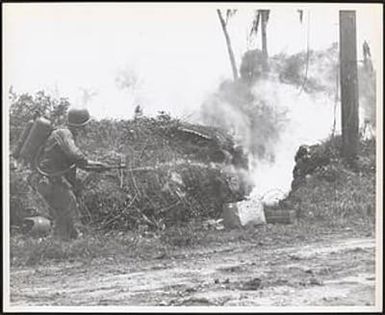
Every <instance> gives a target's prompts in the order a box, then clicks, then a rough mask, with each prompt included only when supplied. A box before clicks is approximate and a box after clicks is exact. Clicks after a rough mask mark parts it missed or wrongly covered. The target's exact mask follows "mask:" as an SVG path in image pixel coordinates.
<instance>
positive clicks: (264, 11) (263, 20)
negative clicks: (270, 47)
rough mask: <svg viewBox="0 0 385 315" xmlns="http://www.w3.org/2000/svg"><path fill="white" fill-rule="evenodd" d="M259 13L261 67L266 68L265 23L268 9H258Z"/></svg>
mask: <svg viewBox="0 0 385 315" xmlns="http://www.w3.org/2000/svg"><path fill="white" fill-rule="evenodd" d="M259 11H260V15H261V22H262V23H261V29H262V34H261V35H262V36H261V37H262V55H263V68H264V70H265V71H267V70H268V57H269V56H268V53H267V33H266V25H267V20H268V16H269V10H259Z"/></svg>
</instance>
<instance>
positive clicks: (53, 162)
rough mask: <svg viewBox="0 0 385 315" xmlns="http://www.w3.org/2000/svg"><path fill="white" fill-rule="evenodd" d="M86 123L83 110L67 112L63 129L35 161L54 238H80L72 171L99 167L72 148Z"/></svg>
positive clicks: (41, 192)
mask: <svg viewBox="0 0 385 315" xmlns="http://www.w3.org/2000/svg"><path fill="white" fill-rule="evenodd" d="M89 121H90V114H89V112H88V111H87V110H86V109H71V110H69V112H68V115H67V122H66V126H63V127H60V128H57V129H55V130H54V131H52V133H51V135H50V136H49V137H48V139H47V141H46V143H45V145H44V147H43V148H42V152H41V154H40V156H39V159H38V165H37V169H38V171H39V172H40V173H41V174H42V175H44V176H45V180H43V181H42V182H41V183H40V184H39V185H38V191H39V192H40V194H41V195H42V196H43V197H44V199H45V200H46V201H47V202H48V204H49V206H50V210H51V211H52V213H51V216H52V217H53V219H54V236H55V237H57V238H59V239H62V240H69V239H75V238H77V237H78V236H80V235H81V234H82V233H81V231H80V230H81V228H82V224H81V222H80V216H79V211H78V205H77V201H76V197H75V194H74V188H75V185H76V168H77V167H79V168H81V169H86V168H87V167H95V166H96V167H97V166H101V167H103V166H104V164H103V163H100V162H95V161H90V160H88V159H87V157H86V155H85V154H84V153H83V152H82V151H81V150H80V149H79V148H78V147H77V145H76V144H75V141H76V138H77V136H78V135H79V133H80V132H81V131H84V130H85V126H86V125H87V124H88V122H89Z"/></svg>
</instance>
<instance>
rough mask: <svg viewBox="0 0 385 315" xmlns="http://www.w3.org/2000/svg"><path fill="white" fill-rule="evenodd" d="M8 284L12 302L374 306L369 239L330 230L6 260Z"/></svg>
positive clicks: (371, 240) (372, 247) (372, 246)
mask: <svg viewBox="0 0 385 315" xmlns="http://www.w3.org/2000/svg"><path fill="white" fill-rule="evenodd" d="M272 240H273V241H272ZM10 285H11V305H12V306H27V305H28V306H44V305H50V306H53V305H57V306H94V305H111V306H112V305H117V306H158V305H168V306H178V305H185V306H187V305H194V306H208V305H216V306H258V305H260V306H299V305H301V306H336V305H338V306H353V305H354V306H368V305H370V306H372V305H374V304H375V301H374V295H375V294H374V292H375V242H374V238H373V236H372V235H367V236H364V235H360V236H357V235H355V234H354V233H353V234H352V233H345V232H341V233H339V232H335V231H334V232H332V233H325V234H323V235H320V236H319V239H318V238H317V236H315V237H314V236H313V237H309V238H307V237H304V236H298V237H294V238H291V239H290V240H289V241H285V242H279V241H274V237H272V238H270V241H269V239H268V238H267V239H259V240H258V239H254V240H251V239H249V240H247V241H245V242H238V241H229V242H227V243H222V244H213V243H209V244H208V245H206V246H197V247H194V248H192V249H186V248H184V249H183V248H179V249H177V250H174V251H173V252H172V253H171V252H162V250H160V251H157V252H154V253H153V255H152V256H151V257H147V258H146V259H143V257H136V258H135V257H134V258H133V257H130V256H129V255H128V256H127V257H124V256H123V257H121V256H120V257H114V256H111V257H104V258H103V259H102V258H100V259H93V260H91V261H75V260H74V261H72V262H71V261H67V262H60V263H53V262H48V263H46V264H44V265H39V266H34V267H31V266H12V267H11V284H10Z"/></svg>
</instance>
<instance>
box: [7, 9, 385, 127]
mask: <svg viewBox="0 0 385 315" xmlns="http://www.w3.org/2000/svg"><path fill="white" fill-rule="evenodd" d="M217 8H221V9H223V10H224V9H228V8H237V9H238V12H237V14H236V15H235V16H234V17H233V18H231V19H230V21H229V23H228V30H229V33H230V38H231V40H232V44H233V48H234V53H235V57H236V61H237V64H238V66H239V64H240V59H241V56H242V54H243V53H244V52H245V51H246V50H247V49H250V48H260V38H257V39H256V40H253V41H250V40H248V32H249V28H250V25H251V19H252V16H253V14H254V13H253V12H254V10H255V9H264V8H267V9H270V10H271V13H270V20H269V23H268V28H267V32H268V52H269V55H270V56H272V55H274V54H277V53H280V52H285V53H288V54H292V53H296V52H299V51H302V50H305V49H306V47H307V45H309V48H310V49H325V48H327V47H329V46H330V45H331V43H333V42H336V41H338V10H339V8H340V5H339V6H338V5H328V6H325V5H324V4H323V5H313V6H311V5H310V4H307V5H303V4H296V5H289V4H279V5H278V4H272V3H270V4H267V5H263V4H261V3H256V4H254V5H253V4H250V3H244V4H242V3H236V4H234V5H231V4H223V3H222V4H221V3H206V4H192V3H188V4H187V3H184V4H179V5H178V4H174V3H173V4H166V3H164V4H151V3H146V4H138V3H137V4H130V3H115V4H107V3H92V4H89V3H88V4H87V3H55V4H48V3H44V4H43V3H40V4H38V3H33V4H28V3H21V4H16V3H13V4H9V3H8V4H5V5H4V6H3V9H4V10H3V43H4V45H3V47H4V54H3V58H4V60H3V64H4V65H5V67H4V68H5V70H4V72H3V74H4V85H3V88H4V89H5V91H8V89H9V87H10V86H11V85H12V86H13V89H14V90H15V91H16V92H18V93H23V92H28V93H35V92H36V91H38V90H40V89H44V90H45V91H47V92H48V93H50V94H52V95H54V96H56V97H68V98H69V100H70V101H71V103H72V104H73V105H74V106H78V107H87V108H88V109H89V110H90V112H91V114H92V115H93V116H94V117H96V118H106V117H115V118H130V117H132V115H133V112H134V108H135V107H136V105H138V104H139V105H141V106H142V108H143V110H144V113H145V114H149V115H154V114H156V113H157V112H158V111H161V110H163V111H166V112H169V113H171V114H173V115H175V116H178V117H182V118H187V119H188V118H189V117H191V118H192V119H193V117H194V115H196V113H197V112H198V111H199V108H200V105H201V103H202V101H203V100H204V99H205V98H206V97H207V95H208V94H210V93H212V92H213V91H214V90H215V89H216V87H217V86H218V84H219V82H220V81H221V80H223V79H225V78H231V76H232V73H231V67H230V63H229V59H228V54H227V50H226V44H225V39H224V36H223V33H222V29H221V26H220V24H219V20H218V16H217V14H216V9H217ZM350 8H352V9H355V10H356V12H357V45H358V48H360V47H361V45H362V43H363V40H367V41H368V43H369V45H370V47H371V50H372V54H373V55H374V57H373V61H374V63H375V64H376V62H377V61H378V57H376V56H378V54H376V52H379V49H380V47H381V46H382V43H380V42H379V41H378V38H379V31H380V30H381V29H382V27H381V24H380V23H381V17H382V13H381V7H380V6H377V7H374V6H373V5H363V4H355V5H354V6H353V7H350ZM297 9H303V10H304V16H303V22H302V23H300V22H299V16H298V13H297ZM358 54H359V55H358V57H359V58H361V49H358ZM376 58H377V60H376ZM122 73H126V74H127V73H128V74H129V75H128V77H129V79H130V80H131V81H130V82H131V85H130V87H129V88H121V85H119V82H122V81H121V80H120V81H119V78H122ZM85 90H86V91H88V94H91V95H92V97H91V98H87V99H85V98H84V91H85Z"/></svg>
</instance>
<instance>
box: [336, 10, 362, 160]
mask: <svg viewBox="0 0 385 315" xmlns="http://www.w3.org/2000/svg"><path fill="white" fill-rule="evenodd" d="M340 60H341V63H340V71H341V76H340V80H341V119H342V120H341V126H342V154H343V156H344V157H345V158H346V159H349V160H353V159H354V158H355V157H356V156H357V150H358V140H359V139H358V137H359V134H358V127H359V126H358V124H359V120H358V77H357V48H356V12H355V11H340Z"/></svg>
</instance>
